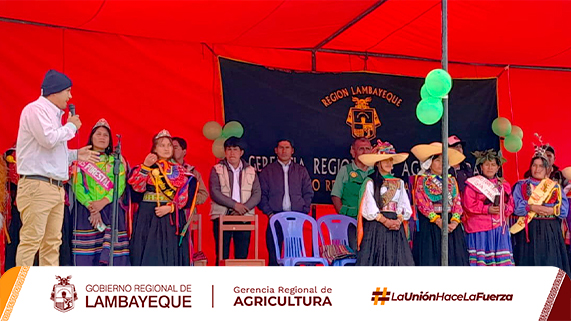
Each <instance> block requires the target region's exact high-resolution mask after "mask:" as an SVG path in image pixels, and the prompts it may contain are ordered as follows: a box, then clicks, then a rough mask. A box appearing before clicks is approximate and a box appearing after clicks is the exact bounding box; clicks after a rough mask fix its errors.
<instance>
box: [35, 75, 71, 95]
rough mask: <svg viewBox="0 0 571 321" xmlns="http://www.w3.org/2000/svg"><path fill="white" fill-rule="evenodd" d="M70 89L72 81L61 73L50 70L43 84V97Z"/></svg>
mask: <svg viewBox="0 0 571 321" xmlns="http://www.w3.org/2000/svg"><path fill="white" fill-rule="evenodd" d="M69 87H71V79H69V78H68V77H67V76H66V75H64V74H62V73H61V72H59V71H56V70H53V69H50V70H48V72H47V73H46V75H45V76H44V81H43V82H42V96H44V97H47V96H49V95H51V94H56V93H59V92H60V91H63V90H65V89H67V88H69Z"/></svg>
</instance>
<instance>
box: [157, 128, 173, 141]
mask: <svg viewBox="0 0 571 321" xmlns="http://www.w3.org/2000/svg"><path fill="white" fill-rule="evenodd" d="M163 137H168V138H172V136H171V134H170V133H169V131H168V130H166V129H163V130H161V131H160V132H159V133H158V134H157V135H156V136H155V139H159V138H163Z"/></svg>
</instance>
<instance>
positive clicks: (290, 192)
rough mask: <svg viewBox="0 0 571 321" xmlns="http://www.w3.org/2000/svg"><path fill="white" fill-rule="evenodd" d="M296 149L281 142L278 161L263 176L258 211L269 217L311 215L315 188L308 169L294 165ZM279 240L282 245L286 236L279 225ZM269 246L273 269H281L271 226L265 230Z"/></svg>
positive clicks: (269, 256) (277, 151) (282, 140)
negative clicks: (277, 267) (285, 214)
mask: <svg viewBox="0 0 571 321" xmlns="http://www.w3.org/2000/svg"><path fill="white" fill-rule="evenodd" d="M294 151H295V150H294V146H293V143H292V141H291V140H289V139H281V140H279V141H278V143H277V145H276V148H275V149H274V152H275V153H276V155H277V157H278V160H277V161H275V162H273V163H271V164H269V165H268V166H266V167H265V168H264V170H263V171H262V172H261V173H260V187H261V189H262V198H261V200H260V204H258V208H259V209H260V210H262V212H263V213H264V214H266V215H268V219H269V218H271V217H272V215H274V214H276V213H280V212H290V211H293V212H299V213H309V211H310V209H311V200H312V198H313V188H312V187H311V178H310V177H309V173H308V172H307V169H306V168H305V167H304V166H302V165H300V164H297V163H295V162H294V161H293V158H292V156H293V153H294ZM276 237H277V241H278V243H279V244H282V242H283V233H282V230H281V227H280V226H279V223H277V224H276ZM266 245H267V248H268V261H269V265H270V266H276V265H278V262H277V256H276V249H275V245H274V239H273V235H272V232H271V229H270V225H269V224H268V227H267V229H266Z"/></svg>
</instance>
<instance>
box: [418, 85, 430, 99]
mask: <svg viewBox="0 0 571 321" xmlns="http://www.w3.org/2000/svg"><path fill="white" fill-rule="evenodd" d="M430 97H432V96H430V94H429V93H428V91H427V90H426V85H422V87H421V88H420V98H422V99H426V98H430Z"/></svg>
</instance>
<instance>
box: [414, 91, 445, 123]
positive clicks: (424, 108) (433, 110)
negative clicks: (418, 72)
mask: <svg viewBox="0 0 571 321" xmlns="http://www.w3.org/2000/svg"><path fill="white" fill-rule="evenodd" d="M443 112H444V107H443V106H442V100H441V99H440V98H434V97H430V98H426V99H423V100H421V101H420V102H419V103H418V106H417V107H416V117H417V118H418V120H420V122H421V123H423V124H425V125H434V124H436V123H437V122H438V121H439V120H440V118H442V113H443Z"/></svg>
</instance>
